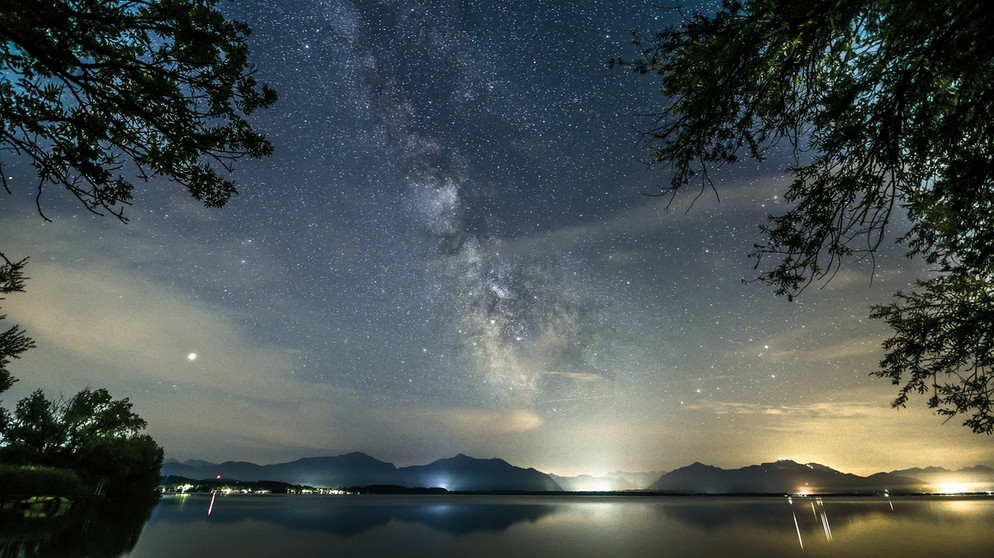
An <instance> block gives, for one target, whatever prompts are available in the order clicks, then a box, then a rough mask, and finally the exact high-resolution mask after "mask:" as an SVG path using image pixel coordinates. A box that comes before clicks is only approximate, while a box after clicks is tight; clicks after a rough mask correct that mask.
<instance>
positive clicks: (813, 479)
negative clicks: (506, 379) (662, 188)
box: [162, 452, 994, 494]
mask: <svg viewBox="0 0 994 558" xmlns="http://www.w3.org/2000/svg"><path fill="white" fill-rule="evenodd" d="M162 475H163V476H166V475H175V476H180V477H186V478H189V479H197V480H202V479H215V478H216V477H217V476H218V475H220V476H221V477H222V478H223V479H231V480H240V481H245V482H255V481H277V482H284V483H289V484H296V485H307V486H314V487H328V488H334V487H360V486H376V485H381V486H390V485H393V486H401V487H407V488H445V489H447V490H450V491H464V492H558V491H563V490H566V491H579V492H596V491H605V492H607V491H617V492H620V491H628V490H649V491H654V492H664V493H678V494H799V493H809V494H874V493H882V492H884V491H885V490H887V491H889V492H890V493H892V494H899V493H908V492H986V491H994V469H992V468H990V467H986V466H984V465H977V466H975V467H968V468H964V469H960V470H958V471H950V470H948V469H943V468H941V467H925V468H915V469H903V470H899V471H891V472H890V473H876V474H874V475H870V476H867V477H861V476H858V475H854V474H851V473H843V472H841V471H837V470H835V469H832V468H830V467H826V466H825V465H820V464H818V463H806V464H801V463H797V462H795V461H791V460H788V459H783V460H778V461H775V462H772V463H762V464H759V465H750V466H747V467H742V468H739V469H721V468H719V467H714V466H711V465H704V464H703V463H694V464H692V465H688V466H686V467H681V468H679V469H676V470H674V471H671V472H669V473H665V474H660V473H624V472H616V473H608V474H606V475H603V476H599V477H593V476H590V475H580V476H575V477H563V476H556V475H550V474H546V473H543V472H541V471H537V470H535V469H524V468H521V467H516V466H514V465H511V464H509V463H507V462H506V461H504V460H502V459H477V458H474V457H469V456H466V455H463V454H459V455H456V456H454V457H450V458H447V459H439V460H438V461H435V462H433V463H429V464H427V465H415V466H410V467H396V466H395V465H393V464H392V463H387V462H385V461H380V460H379V459H376V458H374V457H370V456H369V455H366V454H365V453H361V452H353V453H347V454H345V455H338V456H326V457H308V458H305V459H298V460H296V461H291V462H288V463H278V464H274V465H257V464H255V463H248V462H244V461H227V462H225V463H219V464H218V463H210V462H207V461H199V460H197V461H194V460H191V461H184V462H179V461H176V460H167V461H166V462H164V463H163V465H162Z"/></svg>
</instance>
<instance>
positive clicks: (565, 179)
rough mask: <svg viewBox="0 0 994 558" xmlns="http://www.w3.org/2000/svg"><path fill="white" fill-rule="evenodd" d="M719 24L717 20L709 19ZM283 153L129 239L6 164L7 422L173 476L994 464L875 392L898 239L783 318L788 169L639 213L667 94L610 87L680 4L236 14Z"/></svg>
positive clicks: (311, 2) (305, 0)
mask: <svg viewBox="0 0 994 558" xmlns="http://www.w3.org/2000/svg"><path fill="white" fill-rule="evenodd" d="M703 9H710V8H708V7H707V6H704V8H703ZM225 10H226V13H228V14H229V15H230V16H232V17H234V18H236V19H240V20H243V21H245V22H247V23H248V24H249V25H250V26H251V27H252V29H253V34H252V36H251V44H252V49H253V60H254V63H255V64H256V66H257V67H258V76H259V78H260V79H261V80H262V81H265V82H267V83H268V84H270V85H271V86H273V87H274V88H276V89H277V91H278V92H279V94H280V101H279V102H278V103H277V104H276V105H275V106H274V107H272V108H270V109H268V110H265V111H263V112H260V113H257V114H255V115H253V117H252V119H251V120H252V123H253V125H254V126H255V127H256V129H257V130H259V131H261V132H263V133H265V134H266V135H267V137H268V138H269V139H270V140H271V141H272V142H273V144H274V147H275V154H274V155H273V156H272V157H270V158H268V159H263V160H255V161H242V162H241V163H240V164H239V165H238V166H237V169H236V172H235V174H234V179H235V180H236V181H237V183H238V187H239V191H240V194H239V195H238V196H237V197H235V198H234V199H233V200H232V201H231V202H230V203H229V204H228V206H227V207H225V208H224V209H221V210H211V209H205V208H202V207H199V206H198V205H197V203H196V202H195V201H194V200H192V199H190V198H189V197H188V196H187V195H186V194H185V192H184V191H183V189H182V188H181V187H178V186H177V185H175V184H171V183H168V182H167V181H164V180H157V181H153V182H151V183H149V184H148V185H147V187H146V188H144V189H143V190H142V191H140V192H138V193H137V196H136V199H135V200H134V205H133V207H130V208H128V209H127V211H126V213H127V215H128V216H129V217H130V222H129V223H128V224H122V223H120V222H118V221H116V220H115V219H113V218H111V217H98V216H94V215H91V214H89V213H87V212H86V211H85V210H83V209H82V208H81V207H79V206H78V204H76V203H75V201H74V200H72V199H70V198H69V196H68V195H67V194H63V193H62V192H60V191H58V190H57V189H55V188H48V189H46V190H45V193H44V195H43V197H42V200H41V201H42V204H43V207H44V209H45V213H46V215H47V216H48V217H49V218H50V219H51V222H45V221H44V220H43V219H41V218H40V217H39V216H38V214H37V212H36V210H35V208H34V195H35V191H34V186H35V180H34V179H33V177H32V174H31V169H30V168H29V167H27V166H26V165H24V164H19V162H17V161H14V162H12V163H8V162H7V161H5V167H4V171H5V173H6V174H7V175H8V180H9V182H10V184H11V187H12V190H13V193H12V194H11V195H9V196H3V197H2V198H0V204H2V206H0V212H2V213H0V214H2V218H0V238H2V239H3V244H2V250H3V251H4V253H5V254H7V255H8V257H11V258H12V259H13V258H20V257H25V256H29V257H30V260H29V265H28V268H27V275H28V276H29V277H30V280H29V281H28V283H27V292H26V293H24V294H16V295H11V296H10V297H8V299H7V300H5V301H4V309H5V311H6V313H7V314H8V320H9V321H10V322H14V323H19V324H20V325H22V326H23V327H24V328H26V329H27V330H28V332H29V334H30V335H31V336H32V337H33V338H34V339H35V340H36V342H37V344H38V347H37V348H36V349H33V350H31V351H29V352H28V353H26V354H25V355H24V356H23V358H22V359H20V360H18V361H16V362H15V363H14V365H13V367H12V370H13V372H14V374H15V375H16V376H17V377H18V378H19V379H20V381H19V382H18V383H17V384H15V386H14V388H13V389H11V391H10V392H8V393H6V394H4V402H5V404H7V405H8V406H11V405H12V403H13V402H14V401H16V400H17V399H19V398H20V397H23V396H24V395H27V394H28V393H30V392H31V391H33V390H35V389H38V388H41V389H44V390H45V391H46V392H48V393H49V394H50V395H58V394H65V395H71V394H73V393H75V392H76V391H78V390H79V389H82V388H84V387H87V386H89V387H107V388H109V390H110V392H111V394H112V395H114V396H116V397H128V398H129V399H130V400H131V401H132V402H133V403H134V410H135V411H136V412H138V413H139V414H140V415H141V416H143V417H144V418H145V419H147V420H148V423H149V427H148V431H149V433H150V434H152V435H153V436H154V437H155V438H156V440H157V441H158V442H159V443H160V444H161V445H163V446H164V447H165V450H166V455H167V457H173V458H177V459H181V460H182V459H188V458H198V459H207V460H211V461H224V460H246V461H255V462H258V463H276V462H285V461H290V460H293V459H296V458H299V457H305V456H316V455H337V454H340V453H345V452H349V451H363V452H366V453H369V454H370V455H373V456H374V457H377V458H379V459H383V460H386V461H391V462H394V463H396V464H398V465H410V464H421V463H427V462H430V461H433V460H435V459H439V458H443V457H450V456H452V455H454V454H456V453H460V452H461V453H466V454H468V455H472V456H475V457H481V458H488V457H500V458H503V459H505V460H507V461H509V462H511V463H513V464H515V465H519V466H523V467H536V468H538V469H540V470H543V471H546V472H551V473H557V474H563V475H571V474H581V473H590V474H599V473H604V472H608V471H615V470H627V471H666V470H671V469H674V468H676V467H680V466H683V465H687V464H689V463H691V462H693V461H702V462H704V463H708V464H712V465H716V466H721V467H740V466H744V465H748V464H751V463H759V462H763V461H772V460H774V459H776V458H779V457H787V458H791V459H795V460H797V461H801V462H809V461H815V462H819V463H823V464H826V465H829V466H832V467H835V468H837V469H842V470H845V471H849V472H855V473H862V474H869V473H872V472H876V471H881V470H892V469H898V468H904V467H913V466H926V465H941V466H946V467H949V468H959V467H963V466H968V465H974V464H977V463H984V464H988V465H994V447H992V445H991V441H990V438H989V437H987V436H978V435H975V434H972V433H971V432H970V431H969V430H968V429H966V428H964V427H962V426H959V423H958V422H957V421H956V420H953V421H949V422H948V423H945V424H944V423H943V422H942V419H941V418H939V417H936V416H934V415H933V414H932V413H931V412H930V411H929V410H928V409H927V408H925V405H924V400H923V399H920V398H919V399H914V400H912V403H911V406H909V408H906V409H901V410H894V409H892V408H891V407H890V405H889V403H890V401H891V399H892V398H893V397H894V396H895V395H896V388H895V387H894V386H891V385H890V384H889V383H888V382H887V381H884V380H880V379H876V378H871V377H869V373H870V372H871V371H872V370H874V368H875V367H876V364H877V362H878V361H879V360H880V358H881V356H882V350H881V348H880V343H881V342H882V341H883V339H885V338H886V336H887V330H886V328H885V326H884V325H883V324H881V323H877V322H875V321H871V320H868V319H867V318H866V316H867V315H868V312H869V305H871V304H873V303H879V302H885V301H887V300H888V299H889V297H890V295H891V293H892V292H893V291H895V290H897V289H900V288H908V287H909V286H910V285H911V284H912V283H913V281H914V279H915V278H916V277H919V276H921V275H922V274H923V273H925V270H924V268H923V267H922V266H921V264H919V263H916V262H913V261H909V260H907V259H905V258H904V257H903V256H902V255H901V254H902V249H901V248H900V247H899V246H887V247H885V249H884V250H883V251H882V252H881V253H880V255H879V257H878V258H877V260H876V266H875V267H871V266H870V265H869V264H867V263H853V264H851V265H849V266H847V267H845V268H843V270H842V271H841V272H840V273H839V274H838V275H837V276H836V277H835V278H834V279H833V280H832V281H831V282H830V283H828V284H826V285H816V286H813V287H812V288H810V289H808V290H807V291H806V292H805V293H804V294H803V295H802V296H801V297H800V299H799V300H797V301H795V302H788V301H787V300H785V299H780V298H777V297H775V296H774V295H773V294H772V292H771V290H770V289H769V288H767V287H765V286H763V285H761V284H758V283H748V282H744V280H748V279H751V278H753V277H755V276H756V274H757V272H756V271H755V270H754V269H753V264H754V261H752V260H750V259H749V258H747V253H748V252H749V250H750V249H751V247H752V246H753V244H755V243H756V242H759V241H761V237H760V233H759V231H758V230H757V226H758V225H759V224H761V223H762V222H763V221H764V220H765V216H766V215H767V214H768V213H771V212H772V213H776V212H778V211H783V209H784V205H783V203H782V201H781V199H780V198H779V196H780V195H781V194H782V192H783V191H784V189H785V187H786V185H787V183H788V178H787V177H786V176H785V175H784V173H783V169H784V168H785V166H786V164H787V160H786V159H784V158H778V157H777V156H776V154H773V156H771V158H770V159H769V160H768V161H767V162H765V163H763V164H761V165H760V164H756V163H746V164H743V165H740V166H738V167H735V168H727V169H722V170H720V171H716V172H715V174H714V176H715V178H716V181H717V186H718V194H719V195H718V196H716V195H715V194H714V193H711V192H705V193H704V195H702V196H700V197H699V198H697V197H695V196H694V195H693V193H690V194H688V195H683V196H681V197H678V198H677V199H676V200H675V201H674V203H673V204H672V205H670V206H667V203H666V200H663V199H660V198H653V197H649V196H646V195H644V193H646V192H653V191H656V188H657V186H658V185H659V184H661V183H663V182H664V181H665V180H666V178H667V177H666V176H665V175H664V174H662V172H661V171H660V170H659V169H653V168H649V167H648V166H647V165H646V163H645V160H646V157H647V154H646V151H645V149H644V147H643V146H642V145H641V144H640V139H641V137H640V134H639V129H644V128H645V126H646V125H647V124H648V123H649V122H650V120H649V118H648V117H647V116H646V115H648V114H650V113H651V112H652V111H654V110H659V107H660V103H661V102H662V100H661V98H660V97H659V95H658V93H657V86H656V84H655V83H654V82H653V80H652V79H651V78H645V77H639V76H634V75H632V74H631V73H629V72H627V71H625V70H622V69H609V68H608V63H607V62H608V60H609V58H610V57H611V56H612V55H618V54H622V55H624V54H629V55H630V54H632V53H631V51H630V50H629V49H630V48H631V47H630V46H629V44H628V37H629V31H630V30H631V29H633V28H638V29H643V30H652V29H657V28H660V27H661V26H662V25H664V24H665V23H667V22H670V21H673V20H674V18H675V17H677V14H675V13H674V12H672V11H667V10H665V9H663V8H661V7H660V6H659V2H657V1H655V0H625V1H613V0H612V1H608V0H581V1H576V2H565V1H561V0H559V1H547V0H506V1H502V2H471V1H462V0H397V1H390V0H379V1H373V0H299V1H296V2H261V1H256V0H240V1H239V2H237V3H233V4H229V5H226V6H225Z"/></svg>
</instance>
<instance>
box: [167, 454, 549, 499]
mask: <svg viewBox="0 0 994 558" xmlns="http://www.w3.org/2000/svg"><path fill="white" fill-rule="evenodd" d="M162 475H164V476H167V475H172V476H180V477H186V478H190V479H208V478H215V477H217V476H218V475H220V476H221V477H222V478H227V479H232V480H240V481H260V480H271V481H280V482H286V483H291V484H302V485H308V486H315V487H352V486H370V485H396V486H403V487H408V488H418V487H425V488H434V487H441V488H445V489H447V490H455V491H480V492H493V491H520V492H548V491H555V492H558V491H561V490H562V489H561V488H560V487H559V485H557V484H556V482H555V481H554V480H552V478H551V477H550V476H549V475H547V474H545V473H542V472H540V471H536V470H535V469H523V468H521V467H515V466H513V465H511V464H509V463H507V462H506V461H504V460H502V459H477V458H473V457H469V456H466V455H463V454H459V455H457V456H455V457H451V458H448V459H440V460H438V461H435V462H433V463H430V464H428V465H415V466H411V467H402V468H397V467H396V466H394V465H393V464H391V463H387V462H385V461H380V460H379V459H376V458H374V457H371V456H369V455H366V454H364V453H361V452H353V453H348V454H345V455H339V456H327V457H308V458H304V459H298V460H296V461H291V462H289V463H278V464H274V465H256V464H254V463H246V462H237V461H228V462H225V463H220V464H213V463H207V462H203V461H198V462H189V461H187V462H183V463H180V462H177V461H167V462H165V463H163V465H162Z"/></svg>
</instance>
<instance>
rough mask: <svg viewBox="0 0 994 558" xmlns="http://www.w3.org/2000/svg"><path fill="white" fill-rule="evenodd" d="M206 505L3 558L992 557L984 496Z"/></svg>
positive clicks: (78, 533)
mask: <svg viewBox="0 0 994 558" xmlns="http://www.w3.org/2000/svg"><path fill="white" fill-rule="evenodd" d="M210 499H211V498H210V495H194V496H188V497H165V498H164V499H163V500H162V501H160V502H159V504H158V505H156V506H155V508H154V509H152V510H151V515H149V508H147V507H146V508H144V509H123V508H110V509H102V510H99V513H95V514H90V515H86V514H81V515H80V516H79V517H75V518H70V517H68V516H67V517H64V518H57V521H55V520H53V521H52V522H47V523H39V522H35V523H22V524H21V525H19V526H17V527H11V524H10V523H9V522H8V521H6V519H5V520H4V521H3V523H0V558H6V557H8V556H27V557H34V556H69V557H74V556H107V557H112V556H129V557H130V558H166V557H173V556H184V557H188V556H189V557H196V556H239V557H249V558H251V557H254V556H259V557H264V556H282V555H288V556H289V555H292V556H294V557H295V558H307V557H310V556H314V557H318V556H331V555H334V556H361V557H363V558H375V557H377V556H423V555H431V556H474V557H487V556H495V557H496V556H516V557H518V556H523V557H528V556H535V557H538V556H542V557H548V556H591V557H593V556H621V557H625V556H764V557H781V556H783V557H786V556H805V557H810V556H826V557H838V556H863V555H879V556H902V558H905V557H915V556H937V555H941V556H943V557H944V558H947V557H957V556H959V557H973V556H984V555H987V554H988V553H989V551H990V549H991V548H992V547H994V532H992V531H991V530H990V529H989V526H990V525H991V524H994V498H982V497H978V498H963V497H932V498H928V497H921V498H891V499H884V498H875V499H874V498H858V499H845V498H825V499H818V498H792V499H788V498H719V497H699V498H690V497H688V498H680V497H644V496H643V497H637V496H599V497H597V496H463V495H460V496H454V495H439V496H385V495H379V496H372V495H368V496H276V495H270V496H252V495H231V496H221V495H218V496H217V498H216V500H215V502H214V506H213V509H212V510H211V514H210V515H209V516H208V514H207V511H208V508H209V507H210ZM70 519H72V521H69V520H70ZM80 519H82V521H80ZM146 520H147V522H146ZM143 525H144V530H142V526H143ZM136 541H137V542H136Z"/></svg>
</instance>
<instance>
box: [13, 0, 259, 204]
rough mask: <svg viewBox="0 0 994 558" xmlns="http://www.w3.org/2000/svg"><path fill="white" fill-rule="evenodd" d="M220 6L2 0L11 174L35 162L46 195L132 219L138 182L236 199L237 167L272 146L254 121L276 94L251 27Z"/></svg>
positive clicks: (170, 1) (203, 197)
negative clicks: (255, 62)
mask: <svg viewBox="0 0 994 558" xmlns="http://www.w3.org/2000/svg"><path fill="white" fill-rule="evenodd" d="M219 3H220V0H109V1H96V0H17V1H12V0H2V1H0V171H2V170H3V165H4V164H5V163H7V162H9V161H10V160H12V159H15V158H21V157H24V158H27V159H28V160H30V162H31V164H32V165H33V166H34V168H35V170H36V174H37V177H38V183H37V192H38V199H39V200H40V196H41V192H42V190H43V188H44V187H45V186H46V185H48V184H54V185H56V186H59V187H63V188H66V189H67V190H68V191H69V192H71V193H72V194H73V195H74V196H75V197H76V198H78V199H79V201H81V202H82V203H83V205H84V206H85V207H86V208H87V209H89V210H91V211H95V212H98V213H102V212H109V213H112V214H114V215H116V216H118V217H119V218H122V219H123V218H124V216H123V213H122V209H123V205H126V204H128V202H129V200H130V199H131V197H132V191H133V189H134V181H135V179H136V178H135V177H137V179H138V180H145V181H147V180H149V179H151V178H152V177H155V176H163V177H166V178H169V179H171V180H174V181H176V182H178V183H180V184H182V185H183V186H185V187H186V189H187V190H188V191H189V192H190V194H191V195H192V196H193V197H194V198H196V199H197V200H199V201H201V202H203V203H204V204H205V205H207V206H209V207H220V206H222V205H224V204H225V202H227V201H228V199H229V198H230V197H231V196H232V195H233V194H234V193H235V192H236V190H235V185H234V182H233V181H232V180H231V179H229V178H227V177H226V176H225V175H226V174H227V173H228V172H230V171H231V170H232V163H233V162H234V161H235V160H237V159H239V158H242V157H244V156H249V157H263V156H266V155H268V154H269V153H271V151H272V146H271V145H270V143H269V142H268V141H267V140H266V139H265V138H264V137H263V136H262V135H260V134H259V133H257V132H255V131H254V130H253V129H252V127H251V126H250V125H249V123H248V122H247V121H246V119H245V117H246V116H247V115H249V114H251V113H252V112H253V111H255V110H256V109H258V108H261V107H266V106H269V105H270V104H272V103H273V102H275V100H276V94H275V92H274V91H273V90H272V89H270V88H269V87H267V86H265V85H261V84H259V83H257V81H256V79H255V77H254V73H255V69H254V67H253V66H252V65H251V64H250V63H249V61H248V54H249V49H248V42H247V38H248V36H249V33H250V29H249V27H248V26H246V25H245V24H244V23H241V22H238V21H232V20H228V19H226V18H225V17H224V15H223V14H222V13H221V12H220V11H219V10H218V9H217V5H218V4H219ZM0 177H2V178H0V180H2V182H3V186H4V188H6V189H7V190H8V192H9V191H10V188H11V185H10V184H9V183H8V181H7V175H6V174H3V173H2V172H0ZM39 203H40V201H39ZM40 210H41V207H40V205H39V211H40Z"/></svg>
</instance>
